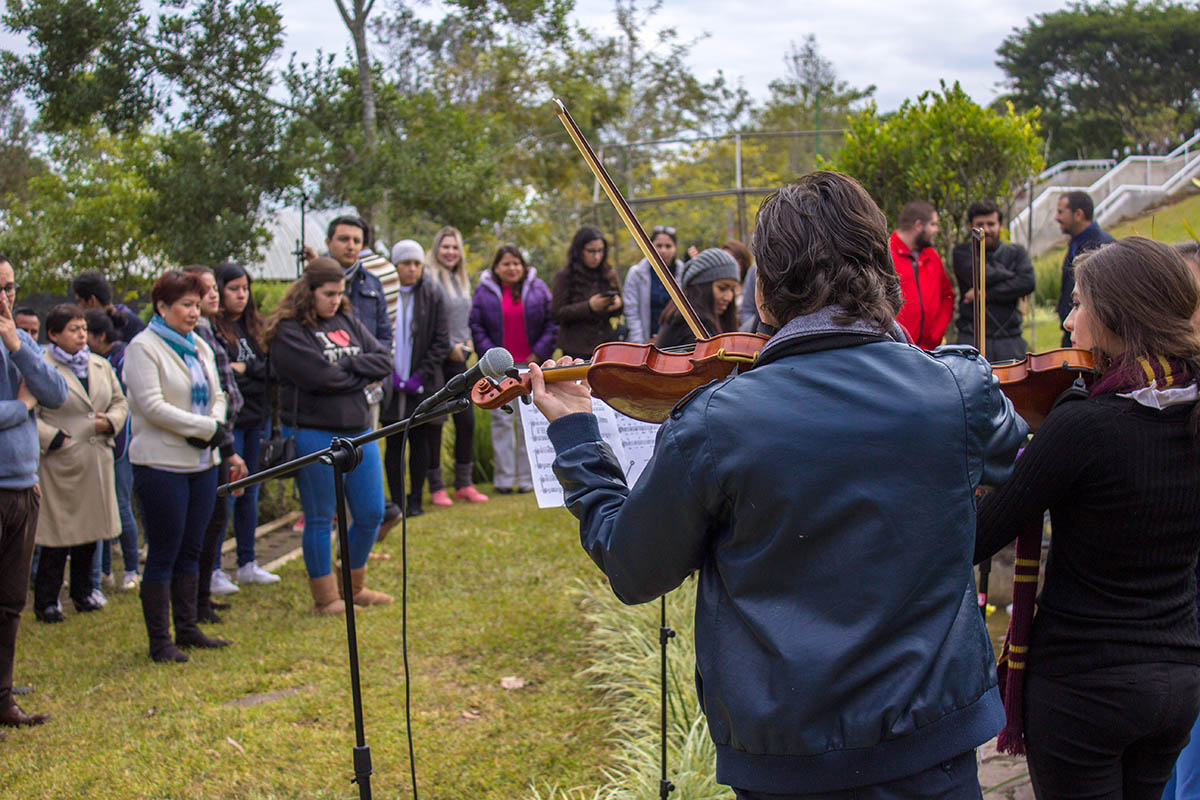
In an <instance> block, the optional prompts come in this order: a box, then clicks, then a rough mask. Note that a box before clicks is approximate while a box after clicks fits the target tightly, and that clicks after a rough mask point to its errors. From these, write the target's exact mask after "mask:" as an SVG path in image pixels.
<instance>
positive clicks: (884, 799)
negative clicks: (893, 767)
mask: <svg viewBox="0 0 1200 800" xmlns="http://www.w3.org/2000/svg"><path fill="white" fill-rule="evenodd" d="M733 793H734V794H735V795H737V798H738V800H979V798H981V797H983V793H982V792H980V790H979V768H978V764H977V762H976V760H975V751H974V750H968V751H967V752H965V753H962V754H961V755H958V756H955V757H954V758H952V759H950V760H949V761H945V762H942V763H941V764H935V765H934V766H932V767H930V768H929V769H926V770H922V771H921V772H918V773H916V774H914V775H906V776H904V777H903V778H896V779H895V780H891V781H888V782H887V783H876V784H873V785H871V786H856V787H854V788H852V789H839V790H836V791H832V792H817V793H816V794H768V793H766V792H748V791H746V790H744V789H734V790H733Z"/></svg>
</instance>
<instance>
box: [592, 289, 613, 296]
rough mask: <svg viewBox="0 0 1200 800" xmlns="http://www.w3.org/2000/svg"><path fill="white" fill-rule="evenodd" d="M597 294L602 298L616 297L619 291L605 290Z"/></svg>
mask: <svg viewBox="0 0 1200 800" xmlns="http://www.w3.org/2000/svg"><path fill="white" fill-rule="evenodd" d="M596 294H598V295H600V296H601V297H616V296H617V290H616V289H605V290H604V291H603V292H596Z"/></svg>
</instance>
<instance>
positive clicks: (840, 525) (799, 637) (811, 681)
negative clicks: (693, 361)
mask: <svg viewBox="0 0 1200 800" xmlns="http://www.w3.org/2000/svg"><path fill="white" fill-rule="evenodd" d="M753 249H754V254H755V257H756V261H757V264H758V289H759V291H758V297H759V303H758V304H759V311H760V314H761V315H762V319H763V321H764V322H766V323H767V324H769V325H772V326H775V327H777V328H778V329H779V330H778V333H776V334H775V335H774V336H773V337H772V338H771V339H770V341H769V342H768V343H767V345H766V346H765V347H764V348H763V350H762V352H761V354H760V355H759V358H758V360H757V362H756V363H755V364H754V366H753V368H752V369H749V370H747V371H745V372H743V373H742V374H739V375H736V376H734V377H732V378H729V379H726V380H724V381H718V382H714V383H711V384H709V385H707V386H705V387H703V388H701V389H699V390H697V391H696V392H693V393H692V394H691V395H690V396H688V397H687V398H685V399H684V400H683V401H682V402H681V403H680V404H679V405H678V406H676V408H675V409H674V410H673V411H672V412H671V415H670V418H669V419H668V420H667V421H666V422H665V423H664V424H663V426H662V429H661V430H660V432H659V434H658V440H657V444H656V446H655V453H654V458H653V460H652V461H651V463H650V464H649V466H648V467H647V468H646V470H645V472H644V473H643V474H642V476H641V478H640V479H639V481H638V483H637V485H636V486H634V487H632V488H630V487H627V486H626V483H625V478H624V474H623V472H622V470H621V466H620V465H619V464H618V463H617V461H616V460H615V459H614V458H613V454H612V451H611V450H610V449H609V448H608V446H607V445H605V444H604V443H603V442H602V441H601V440H600V436H599V432H598V429H597V425H596V420H595V417H594V416H593V415H591V414H589V413H586V411H587V409H589V408H590V398H589V396H588V390H587V387H586V385H585V384H570V383H567V384H563V383H559V384H553V385H550V386H547V385H546V384H544V383H543V382H542V380H541V377H540V371H539V370H538V369H537V368H534V370H533V372H534V381H533V382H534V401H535V402H536V403H537V404H538V406H539V408H541V409H542V411H543V413H545V415H546V416H547V418H549V419H550V420H551V425H550V429H549V434H550V438H551V439H552V440H553V442H554V446H555V450H556V452H557V458H556V460H555V462H554V469H555V472H556V474H557V475H558V478H559V481H560V482H561V483H562V485H563V488H564V490H565V492H566V501H567V505H568V507H569V508H570V509H571V511H572V513H574V514H575V516H576V517H578V518H579V520H580V534H581V539H582V542H583V547H584V549H585V550H586V551H587V552H588V554H589V555H590V556H591V557H592V559H593V560H594V561H595V562H596V564H597V565H598V566H599V567H600V569H602V570H603V571H604V572H605V574H606V575H607V576H608V578H609V581H610V583H611V585H612V589H613V591H614V592H615V593H616V595H617V596H618V597H619V598H620V599H621V600H623V601H625V602H627V603H644V602H647V601H649V600H652V599H654V598H656V597H658V596H660V595H662V594H664V593H665V592H669V591H671V590H672V589H674V588H675V587H677V586H679V585H680V584H681V583H682V582H683V581H684V579H685V578H687V577H688V576H689V575H690V574H691V573H692V572H694V571H697V570H699V580H698V584H697V601H696V623H695V624H696V629H695V636H696V685H697V689H698V691H699V693H700V698H701V702H702V704H703V707H704V710H705V713H706V715H707V717H708V724H709V730H710V733H711V735H712V738H713V741H714V742H715V743H716V749H717V779H718V780H719V781H720V782H721V783H725V784H728V785H730V786H732V787H734V789H735V791H736V793H737V795H738V797H739V798H743V799H744V800H759V799H760V798H771V800H780V799H781V798H800V797H804V798H811V797H851V796H853V797H878V798H884V797H911V796H921V797H941V798H968V797H970V798H978V797H979V796H980V789H979V782H978V778H977V775H976V761H975V755H974V752H973V751H974V748H975V747H977V746H978V745H980V744H982V743H984V742H986V741H987V740H989V739H990V738H992V737H993V736H995V735H996V733H997V732H999V730H1000V728H1001V727H1002V725H1003V723H1004V710H1003V708H1002V706H1001V702H1000V696H999V693H998V692H997V690H996V673H995V668H994V662H993V659H992V649H991V645H990V643H989V640H988V635H987V631H986V629H985V628H984V625H983V622H982V620H981V619H980V614H979V609H978V607H977V606H976V600H975V597H976V595H975V586H974V575H973V572H972V564H971V561H972V553H973V547H974V540H975V500H974V497H975V490H976V488H977V487H978V486H979V485H980V484H981V483H988V484H994V483H998V482H1000V481H1003V480H1004V479H1005V478H1006V477H1007V476H1008V474H1009V471H1010V469H1011V466H1012V462H1013V460H1014V458H1015V457H1016V452H1017V448H1018V447H1019V445H1020V444H1021V442H1022V441H1023V440H1024V438H1025V435H1026V433H1027V427H1026V425H1025V423H1024V422H1023V421H1022V420H1021V419H1020V417H1018V416H1017V415H1016V414H1015V412H1014V411H1013V408H1012V405H1011V403H1009V401H1008V400H1007V398H1005V396H1004V395H1003V394H1001V392H1000V389H999V386H998V384H997V382H996V380H995V379H994V378H993V377H992V373H991V369H990V367H989V366H988V364H987V363H986V362H985V361H984V360H983V359H981V358H979V356H978V355H977V354H976V353H975V352H974V351H973V350H971V349H970V348H966V347H947V348H942V349H940V350H937V351H934V352H932V353H931V352H925V351H922V350H920V349H918V348H916V347H913V346H911V345H909V344H907V343H906V341H905V339H904V335H903V333H902V332H901V331H900V330H899V329H898V328H897V326H896V325H895V322H894V318H895V313H896V309H897V308H899V306H900V303H901V296H900V290H899V285H898V282H897V278H896V273H895V270H893V269H892V266H891V261H890V258H889V252H888V234H887V229H886V227H885V222H884V217H883V214H882V213H881V212H880V211H879V209H878V207H877V206H876V205H875V203H874V202H873V201H872V200H871V198H870V196H869V195H868V194H867V193H866V192H865V191H864V190H863V189H862V187H861V186H859V185H858V183H856V182H855V181H854V180H853V179H851V178H848V177H846V176H844V175H840V174H837V173H832V172H817V173H813V174H811V175H807V176H805V177H803V178H801V179H799V180H798V181H796V182H795V183H792V184H789V185H788V186H785V187H783V188H782V189H780V190H779V191H777V192H775V193H774V194H773V195H771V196H770V197H768V198H767V199H766V200H765V201H764V202H763V204H762V207H761V208H760V209H759V212H758V220H757V225H756V230H755V234H754V245H753ZM547 363H549V362H547Z"/></svg>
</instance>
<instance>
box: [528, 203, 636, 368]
mask: <svg viewBox="0 0 1200 800" xmlns="http://www.w3.org/2000/svg"><path fill="white" fill-rule="evenodd" d="M552 294H553V303H552V305H551V309H552V311H553V314H554V321H555V322H556V323H558V346H559V347H561V348H562V351H563V353H565V354H566V355H569V356H573V357H575V358H591V357H592V351H593V350H595V349H596V347H597V346H599V345H601V344H604V343H605V342H611V341H615V340H616V338H617V332H616V329H615V328H614V327H613V324H612V320H613V318H614V317H617V316H620V314H621V311H622V310H623V309H624V307H625V304H624V301H623V300H622V299H621V292H620V287H619V286H618V285H617V271H616V270H615V269H613V267H612V265H611V264H609V263H608V241H607V240H606V239H605V238H604V234H603V233H602V232H601V231H600V229H599V228H597V227H595V226H592V225H584V226H583V227H582V228H580V229H579V230H578V231H576V232H575V237H574V238H573V239H572V240H571V246H570V248H569V249H568V250H567V266H566V267H565V268H564V269H561V270H559V271H558V273H557V274H556V275H555V276H554V288H553V292H552ZM516 355H517V354H516V353H513V356H514V357H515V356H516Z"/></svg>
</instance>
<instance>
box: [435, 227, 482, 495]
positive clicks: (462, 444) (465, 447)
mask: <svg viewBox="0 0 1200 800" xmlns="http://www.w3.org/2000/svg"><path fill="white" fill-rule="evenodd" d="M463 256H464V250H463V238H462V234H461V233H460V232H459V230H458V228H454V227H451V226H449V225H447V226H446V227H444V228H442V229H441V230H440V231H438V232H437V235H436V236H434V237H433V246H432V247H430V248H429V252H428V253H426V254H425V268H426V271H427V272H428V273H429V275H430V276H432V277H435V278H436V279H437V283H438V285H440V286H441V287H442V293H443V294H444V295H445V301H444V308H445V311H446V321H447V324H448V325H449V328H450V353H449V355H447V356H446V360H445V362H444V363H443V364H442V373H443V376H444V378H445V379H446V380H450V379H451V378H453V377H454V376H456V375H461V374H462V373H464V372H466V371H467V358H468V357H469V356H470V355H471V353H472V352H473V350H472V345H471V326H470V325H469V324H468V323H467V318H468V317H469V316H470V314H471V297H472V295H471V276H470V275H469V274H468V273H467V265H466V262H465V261H464V258H463ZM441 442H442V424H441V423H440V422H439V423H437V437H436V439H435V442H434V444H435V445H436V446H435V447H433V448H431V452H430V456H431V458H430V462H429V493H430V501H431V502H432V503H433V504H434V505H435V506H448V505H450V504H451V502H453V501H452V500H451V499H450V495H449V494H448V493H447V492H446V483H445V481H443V480H442V447H441ZM474 470H475V409H474V408H464V409H463V410H462V411H460V412H458V413H457V414H455V415H454V499H455V500H466V501H467V502H468V503H486V502H487V495H485V494H483V493H482V492H480V491H479V490H478V489H476V488H475V482H474V479H473V476H472V473H473V472H474Z"/></svg>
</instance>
